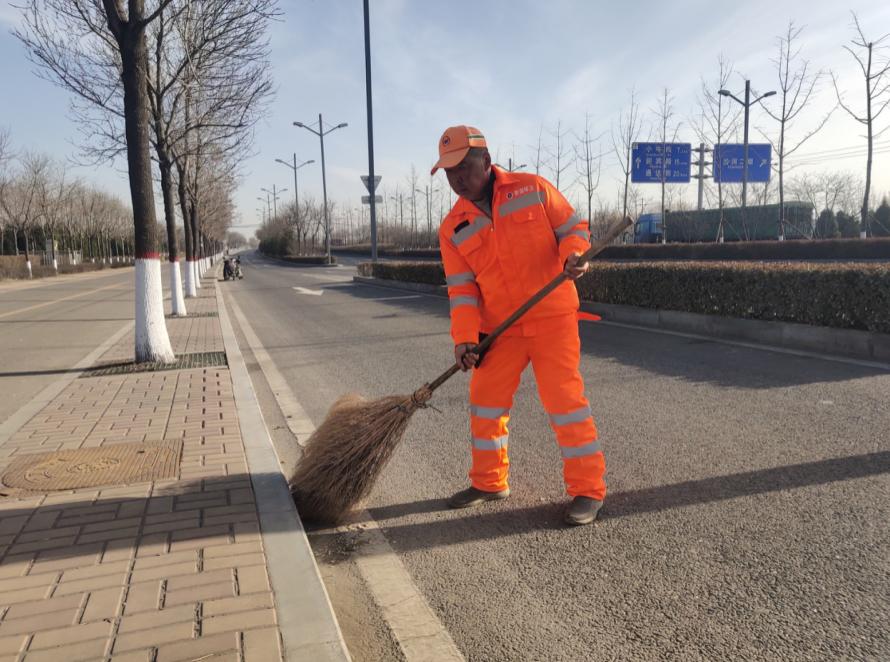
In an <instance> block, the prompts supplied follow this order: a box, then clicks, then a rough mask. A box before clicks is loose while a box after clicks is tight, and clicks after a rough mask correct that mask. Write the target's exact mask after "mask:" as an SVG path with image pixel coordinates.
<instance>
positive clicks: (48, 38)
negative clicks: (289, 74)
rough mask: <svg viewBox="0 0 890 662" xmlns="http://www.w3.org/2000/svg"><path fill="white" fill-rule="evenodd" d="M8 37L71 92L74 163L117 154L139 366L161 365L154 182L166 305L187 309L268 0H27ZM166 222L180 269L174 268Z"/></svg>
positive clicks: (244, 119) (261, 90)
mask: <svg viewBox="0 0 890 662" xmlns="http://www.w3.org/2000/svg"><path fill="white" fill-rule="evenodd" d="M22 14H23V19H24V21H23V26H22V27H21V28H20V29H19V30H18V31H17V32H16V36H17V37H18V38H19V39H20V40H21V41H22V43H23V44H24V45H25V47H26V48H27V50H28V53H29V56H30V57H31V58H32V60H33V61H34V62H35V63H36V64H37V65H39V71H40V72H41V74H42V75H44V76H45V77H47V78H48V79H49V80H51V81H53V82H55V83H57V84H59V85H60V86H62V87H63V88H65V89H66V90H68V91H69V92H70V93H71V94H72V96H73V99H74V101H73V114H74V118H75V119H76V120H77V122H78V125H79V127H80V129H81V132H82V140H81V145H82V148H83V155H84V158H86V159H89V160H92V161H93V162H108V161H110V160H114V159H117V158H119V157H121V158H126V163H127V174H128V179H129V185H130V197H131V204H132V213H133V227H134V245H135V257H136V346H135V355H136V360H137V361H161V362H168V361H172V360H173V352H172V349H171V346H170V342H169V336H168V334H167V331H166V326H165V323H164V310H163V298H162V292H161V277H160V262H159V237H158V233H157V227H158V224H157V221H156V219H157V214H156V210H155V192H156V190H155V186H154V184H155V182H156V181H157V183H158V185H159V189H160V191H159V192H160V198H161V200H162V204H163V209H164V222H165V223H164V226H165V227H166V242H165V243H166V245H167V252H168V255H169V260H170V281H171V293H172V297H171V298H172V301H173V305H172V312H173V314H175V315H185V314H186V308H185V298H187V297H191V296H197V288H198V287H199V283H200V275H201V269H202V265H204V264H205V263H206V260H207V256H208V255H209V254H211V253H212V252H213V251H215V250H216V249H217V248H218V247H219V246H221V242H222V241H223V240H224V238H225V234H226V231H227V229H228V227H229V226H230V225H231V224H232V220H233V217H234V214H235V210H234V205H233V202H232V196H233V192H234V190H235V187H236V185H237V179H238V176H239V170H238V164H239V163H241V162H242V161H243V159H244V157H245V156H247V155H248V154H249V152H250V150H251V145H252V140H253V127H254V125H255V124H256V122H257V121H258V120H259V119H260V118H261V117H262V116H263V115H264V113H265V111H266V108H267V105H268V102H269V101H270V99H271V95H272V92H273V86H272V81H271V74H270V70H271V68H270V66H269V41H268V27H269V23H270V21H272V20H274V19H275V18H276V17H277V16H278V9H277V7H276V2H275V0H101V2H100V1H98V0H27V1H26V2H24V4H23V6H22ZM177 217H179V218H180V219H181V223H182V225H183V228H184V232H183V239H184V241H183V243H184V246H183V247H182V248H184V252H185V258H186V262H185V265H186V268H185V270H184V283H183V279H181V277H180V272H181V270H180V264H179V256H180V245H179V241H178V238H177V231H176V230H177V227H176V220H177Z"/></svg>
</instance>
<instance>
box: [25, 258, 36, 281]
mask: <svg viewBox="0 0 890 662" xmlns="http://www.w3.org/2000/svg"><path fill="white" fill-rule="evenodd" d="M25 265H27V267H28V278H34V272H33V271H32V270H31V260H28V261H27V262H25Z"/></svg>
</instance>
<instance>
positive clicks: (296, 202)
mask: <svg viewBox="0 0 890 662" xmlns="http://www.w3.org/2000/svg"><path fill="white" fill-rule="evenodd" d="M275 162H276V163H280V164H281V165H284V166H287V167H288V168H290V169H291V170H293V171H294V205H296V207H295V208H294V209H295V211H294V213H295V214H296V219H297V225H299V224H300V195H299V193H298V191H299V188H298V187H297V170H299V169H300V168H302V167H303V166H304V165H309V164H310V163H315V160H314V159H309V160H308V161H303V162H302V163H301V164H300V165H297V153H296V152H294V164H293V165H291V164H290V163H288V162H287V161H282V160H281V159H275Z"/></svg>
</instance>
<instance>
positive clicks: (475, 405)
mask: <svg viewBox="0 0 890 662" xmlns="http://www.w3.org/2000/svg"><path fill="white" fill-rule="evenodd" d="M538 326H539V327H540V328H539V331H538V333H537V334H536V335H534V336H502V337H501V338H499V339H498V340H497V341H496V342H495V343H494V344H493V345H492V346H491V348H490V349H489V350H488V353H487V354H486V356H485V361H484V362H483V363H482V367H481V368H479V369H476V370H474V371H473V375H472V378H471V380H470V403H471V415H470V431H471V436H472V456H473V464H472V468H471V469H470V482H471V484H472V485H473V487H476V488H477V489H480V490H485V491H488V492H495V491H500V490H503V489H506V488H507V485H508V474H509V467H510V461H509V457H508V452H507V443H506V440H507V438H508V434H509V431H508V429H507V423H508V421H509V419H510V416H509V410H510V407H511V406H512V405H513V394H514V393H515V392H516V388H517V387H518V386H519V379H520V376H521V375H522V371H523V370H524V369H525V367H526V366H527V365H528V364H529V363H531V364H532V369H533V370H534V373H535V381H536V382H537V386H538V393H539V394H540V397H541V402H542V403H543V404H544V408H545V409H546V411H547V413H548V414H549V415H550V421H551V426H552V428H553V430H554V431H555V433H556V439H557V442H558V443H559V446H560V450H561V454H562V462H563V478H564V480H565V484H566V492H567V493H568V494H569V495H570V496H589V497H592V498H594V499H602V498H603V497H605V494H606V484H605V482H604V480H603V474H604V473H605V469H606V465H605V458H604V457H603V453H602V450H601V448H600V444H599V441H598V439H597V430H596V426H595V424H594V421H593V418H592V417H591V416H590V409H589V404H588V402H587V399H586V398H585V397H584V381H583V380H582V378H581V374H580V372H579V370H578V365H579V363H580V355H581V340H580V338H579V337H578V321H577V318H576V317H575V315H574V314H573V315H571V316H565V317H564V318H563V317H560V318H553V319H552V320H548V321H547V323H546V324H544V323H540V324H539V325H538ZM499 414H501V415H499ZM482 441H491V442H493V443H491V444H484V443H479V442H482ZM494 442H497V443H494ZM489 449H490V450H489Z"/></svg>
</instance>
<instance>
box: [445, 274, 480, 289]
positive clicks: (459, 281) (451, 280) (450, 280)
mask: <svg viewBox="0 0 890 662" xmlns="http://www.w3.org/2000/svg"><path fill="white" fill-rule="evenodd" d="M475 282H476V274H474V273H473V272H472V271H464V272H463V273H459V274H454V275H453V276H447V277H446V278H445V284H446V285H450V286H454V285H464V284H466V283H475Z"/></svg>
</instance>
